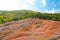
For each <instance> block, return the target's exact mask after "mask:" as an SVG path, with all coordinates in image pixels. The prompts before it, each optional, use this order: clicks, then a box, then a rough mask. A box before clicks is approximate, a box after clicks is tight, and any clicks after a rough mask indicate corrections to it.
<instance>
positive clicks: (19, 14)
mask: <svg viewBox="0 0 60 40" xmlns="http://www.w3.org/2000/svg"><path fill="white" fill-rule="evenodd" d="M25 18H41V19H47V20H55V21H60V13H54V14H52V13H40V12H35V11H31V10H18V11H0V24H2V23H6V22H9V21H16V20H21V19H25Z"/></svg>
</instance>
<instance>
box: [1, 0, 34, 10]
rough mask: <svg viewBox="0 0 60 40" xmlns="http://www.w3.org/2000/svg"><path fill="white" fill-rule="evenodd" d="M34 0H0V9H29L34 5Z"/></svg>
mask: <svg viewBox="0 0 60 40" xmlns="http://www.w3.org/2000/svg"><path fill="white" fill-rule="evenodd" d="M34 3H35V0H0V10H20V9H29V6H30V5H31V7H33V6H34Z"/></svg>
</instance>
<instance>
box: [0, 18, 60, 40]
mask: <svg viewBox="0 0 60 40" xmlns="http://www.w3.org/2000/svg"><path fill="white" fill-rule="evenodd" d="M0 26H1V28H0V40H47V39H49V38H56V37H59V36H60V22H57V21H51V20H42V19H39V18H29V19H24V20H19V21H12V22H8V23H5V24H1V25H0ZM59 38H60V37H59ZM59 38H57V39H59Z"/></svg>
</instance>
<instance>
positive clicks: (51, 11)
mask: <svg viewBox="0 0 60 40" xmlns="http://www.w3.org/2000/svg"><path fill="white" fill-rule="evenodd" d="M44 12H46V13H56V12H58V10H55V9H54V8H53V9H52V10H47V9H46V10H45V11H44Z"/></svg>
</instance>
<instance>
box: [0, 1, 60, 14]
mask: <svg viewBox="0 0 60 40" xmlns="http://www.w3.org/2000/svg"><path fill="white" fill-rule="evenodd" d="M0 10H5V11H11V10H34V11H40V12H49V13H55V12H60V0H0Z"/></svg>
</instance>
